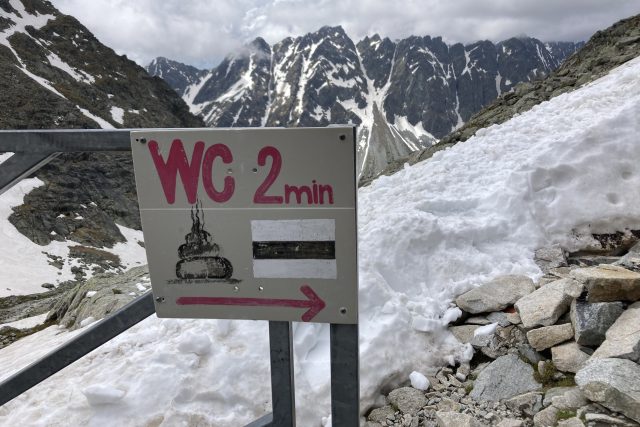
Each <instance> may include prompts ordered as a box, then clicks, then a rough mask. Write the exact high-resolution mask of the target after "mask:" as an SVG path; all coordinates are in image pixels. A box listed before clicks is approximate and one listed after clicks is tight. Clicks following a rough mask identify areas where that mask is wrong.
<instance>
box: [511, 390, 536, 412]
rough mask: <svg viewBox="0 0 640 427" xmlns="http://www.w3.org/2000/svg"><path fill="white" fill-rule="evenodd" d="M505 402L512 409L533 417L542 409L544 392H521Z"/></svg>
mask: <svg viewBox="0 0 640 427" xmlns="http://www.w3.org/2000/svg"><path fill="white" fill-rule="evenodd" d="M504 404H505V405H507V408H509V409H511V410H512V411H520V412H522V413H523V414H526V415H528V416H530V417H533V416H534V415H535V414H536V413H537V412H538V411H540V410H541V409H542V393H538V392H529V393H525V394H521V395H519V396H515V397H512V398H511V399H508V400H506V401H505V402H504Z"/></svg>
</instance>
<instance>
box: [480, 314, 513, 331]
mask: <svg viewBox="0 0 640 427" xmlns="http://www.w3.org/2000/svg"><path fill="white" fill-rule="evenodd" d="M487 320H489V322H491V323H497V324H498V325H500V326H502V327H503V328H504V327H507V326H510V325H512V324H513V323H512V322H511V321H510V320H509V316H508V315H507V313H503V312H502V311H494V312H493V313H489V315H488V316H487ZM515 323H518V322H515Z"/></svg>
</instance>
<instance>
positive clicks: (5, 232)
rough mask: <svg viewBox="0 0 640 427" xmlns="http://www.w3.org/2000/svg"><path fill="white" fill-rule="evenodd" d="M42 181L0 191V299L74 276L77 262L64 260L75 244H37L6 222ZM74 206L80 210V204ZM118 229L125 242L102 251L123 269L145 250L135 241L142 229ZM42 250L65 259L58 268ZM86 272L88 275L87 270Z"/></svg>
mask: <svg viewBox="0 0 640 427" xmlns="http://www.w3.org/2000/svg"><path fill="white" fill-rule="evenodd" d="M0 156H3V157H0V163H1V162H2V161H3V160H6V159H7V158H8V157H9V156H6V155H5V154H2V155H0ZM0 167H2V166H1V165H0ZM43 184H44V183H43V182H42V181H41V180H39V179H38V178H28V179H23V180H22V181H20V182H19V183H18V184H16V185H15V186H13V187H12V188H10V189H9V190H7V191H6V192H5V193H3V194H0V298H1V297H4V296H8V295H24V294H33V293H38V292H45V291H47V289H45V288H43V287H42V286H41V285H42V284H43V283H53V284H58V283H60V282H63V281H65V280H70V279H72V278H73V277H74V274H73V273H72V272H71V267H73V266H76V265H78V261H77V260H75V259H74V260H68V255H69V246H75V245H77V244H78V243H76V242H72V241H65V242H58V241H52V242H51V243H49V244H48V245H46V246H40V245H37V244H34V243H33V242H32V241H31V240H29V239H28V238H27V237H26V236H24V235H23V234H22V233H20V232H19V231H18V230H17V229H16V228H15V227H14V226H13V224H11V223H10V222H9V219H8V218H9V216H10V215H11V214H12V213H13V210H12V208H13V207H14V206H20V205H21V204H22V203H23V199H24V196H25V195H26V194H27V193H29V192H30V191H31V190H33V189H34V188H36V187H39V186H41V185H43ZM78 208H79V209H81V207H80V206H79V207H78ZM79 218H80V219H79V220H81V219H82V217H79ZM76 219H77V218H76ZM118 228H119V229H120V232H121V233H122V235H123V236H124V237H125V238H126V239H127V241H126V242H124V243H117V244H115V245H114V246H113V248H110V249H109V248H104V249H103V250H105V251H107V252H111V253H113V254H115V255H118V256H119V257H120V259H121V264H122V265H123V266H125V267H126V268H130V267H135V266H138V265H143V264H146V253H145V250H144V248H142V247H141V246H140V245H138V243H137V242H138V241H142V240H143V237H142V232H141V231H138V230H132V229H129V228H126V227H122V226H120V225H118ZM43 252H47V253H50V254H52V255H56V256H60V257H62V258H64V259H65V260H68V262H65V264H64V266H63V267H62V269H61V270H59V269H57V268H56V267H54V266H52V265H49V258H47V256H46V255H45V254H44V253H43ZM87 274H88V275H89V276H90V272H89V271H88V272H87Z"/></svg>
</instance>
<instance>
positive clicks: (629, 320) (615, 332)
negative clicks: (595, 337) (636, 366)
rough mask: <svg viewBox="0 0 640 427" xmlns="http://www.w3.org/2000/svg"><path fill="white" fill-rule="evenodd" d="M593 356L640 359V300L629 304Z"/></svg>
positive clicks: (636, 360)
mask: <svg viewBox="0 0 640 427" xmlns="http://www.w3.org/2000/svg"><path fill="white" fill-rule="evenodd" d="M593 357H599V358H608V357H618V358H622V359H629V360H633V361H634V362H639V361H640V302H636V303H634V304H632V305H631V306H629V308H627V309H626V310H625V311H624V313H622V314H621V315H620V317H618V319H617V320H616V321H615V323H614V324H613V325H612V326H611V327H610V328H609V330H608V331H607V333H606V339H605V340H604V342H603V343H602V345H601V346H600V347H599V348H598V349H597V350H596V351H595V353H593Z"/></svg>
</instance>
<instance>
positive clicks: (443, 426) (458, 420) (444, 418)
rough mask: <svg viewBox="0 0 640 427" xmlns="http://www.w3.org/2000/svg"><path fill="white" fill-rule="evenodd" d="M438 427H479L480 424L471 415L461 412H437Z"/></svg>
mask: <svg viewBox="0 0 640 427" xmlns="http://www.w3.org/2000/svg"><path fill="white" fill-rule="evenodd" d="M436 421H437V422H438V427H453V426H456V427H477V426H478V422H477V421H476V420H475V419H474V418H473V417H472V416H471V415H469V414H461V413H459V412H445V411H438V412H436Z"/></svg>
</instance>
